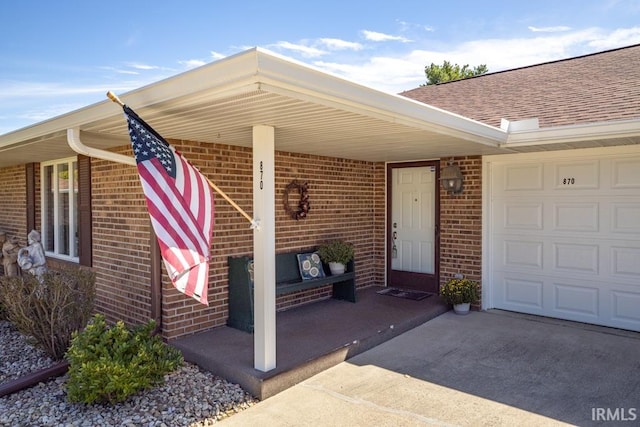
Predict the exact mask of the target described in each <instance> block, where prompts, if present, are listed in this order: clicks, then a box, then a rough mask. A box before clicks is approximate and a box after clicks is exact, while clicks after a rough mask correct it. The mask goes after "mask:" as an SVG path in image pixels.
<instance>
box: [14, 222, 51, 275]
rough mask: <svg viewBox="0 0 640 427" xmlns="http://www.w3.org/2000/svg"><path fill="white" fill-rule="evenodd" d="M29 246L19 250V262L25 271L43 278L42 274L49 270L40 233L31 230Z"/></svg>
mask: <svg viewBox="0 0 640 427" xmlns="http://www.w3.org/2000/svg"><path fill="white" fill-rule="evenodd" d="M27 238H28V241H29V246H27V247H24V248H21V249H20V250H19V251H18V264H19V265H20V268H22V270H23V271H28V272H29V273H31V274H33V275H34V276H36V277H37V278H38V279H42V275H43V274H44V273H46V272H47V258H46V257H45V256H44V248H43V247H42V243H41V242H40V233H39V232H38V231H37V230H31V232H30V233H29V235H28V236H27Z"/></svg>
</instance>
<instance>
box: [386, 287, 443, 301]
mask: <svg viewBox="0 0 640 427" xmlns="http://www.w3.org/2000/svg"><path fill="white" fill-rule="evenodd" d="M376 293H378V294H380V295H389V296H392V297H398V298H405V299H411V300H414V301H420V300H423V299H425V298H428V297H430V296H431V295H433V294H432V293H429V292H422V291H405V290H402V289H398V288H384V289H382V290H381V291H378V292H376Z"/></svg>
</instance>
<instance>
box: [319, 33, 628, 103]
mask: <svg viewBox="0 0 640 427" xmlns="http://www.w3.org/2000/svg"><path fill="white" fill-rule="evenodd" d="M635 43H640V27H634V28H627V29H619V30H615V31H610V32H607V31H605V30H603V29H600V28H587V29H582V30H573V31H566V32H562V33H549V34H544V35H543V34H540V35H538V36H536V37H528V38H513V39H481V40H473V41H468V42H464V43H460V44H457V45H450V46H446V47H443V48H441V49H437V50H436V49H414V50H410V51H405V52H398V53H397V54H394V55H377V56H374V57H371V58H368V59H367V60H364V61H363V62H352V63H342V62H337V61H332V60H330V59H327V60H325V61H316V62H314V65H315V66H316V67H318V68H321V69H323V70H326V71H328V72H332V73H334V74H337V75H339V76H342V77H344V78H347V79H349V80H352V81H356V82H359V83H362V84H364V85H366V86H370V87H373V88H376V89H379V90H383V91H386V92H391V93H398V92H402V91H403V90H408V89H413V88H415V87H418V86H419V85H420V84H423V83H425V81H426V77H425V74H424V67H425V66H427V65H429V64H431V63H435V64H442V62H443V61H445V60H447V61H450V62H452V63H457V64H460V65H465V64H469V65H470V66H472V67H474V66H477V65H480V64H486V65H487V67H488V68H489V72H496V71H502V70H507V69H513V68H518V67H524V66H529V65H535V64H540V63H544V62H549V61H555V60H558V59H566V58H571V57H574V56H580V55H584V54H588V53H595V52H599V51H602V50H606V49H611V48H616V47H622V46H628V45H632V44H635Z"/></svg>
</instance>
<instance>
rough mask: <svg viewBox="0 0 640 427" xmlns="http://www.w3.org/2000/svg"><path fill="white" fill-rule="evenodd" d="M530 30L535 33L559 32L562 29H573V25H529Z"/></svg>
mask: <svg viewBox="0 0 640 427" xmlns="http://www.w3.org/2000/svg"><path fill="white" fill-rule="evenodd" d="M528 28H529V30H530V31H533V32H534V33H559V32H562V31H569V30H570V29H571V27H567V26H565V25H558V26H555V27H533V26H529V27H528Z"/></svg>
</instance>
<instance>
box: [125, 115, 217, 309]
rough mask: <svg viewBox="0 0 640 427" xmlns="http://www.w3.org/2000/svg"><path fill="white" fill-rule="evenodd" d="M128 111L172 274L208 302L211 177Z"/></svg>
mask: <svg viewBox="0 0 640 427" xmlns="http://www.w3.org/2000/svg"><path fill="white" fill-rule="evenodd" d="M124 110H125V116H126V118H127V121H128V123H129V133H130V137H131V144H132V147H133V150H134V154H135V156H136V162H137V165H138V173H139V175H140V181H141V183H142V189H143V192H144V194H145V198H146V201H147V208H148V210H149V215H150V217H151V224H152V226H153V229H154V231H155V233H156V236H157V238H158V244H159V246H160V253H161V255H162V259H163V261H164V264H165V267H166V269H167V273H168V274H169V277H170V279H171V281H172V283H173V284H174V286H175V287H176V289H178V290H179V291H180V292H183V293H184V294H185V295H188V296H191V297H193V298H195V299H196V300H198V301H200V302H201V303H203V304H207V305H208V301H207V288H208V286H207V284H208V280H209V277H208V276H209V251H210V245H211V235H212V232H213V218H214V217H213V215H214V205H213V193H212V191H211V188H210V186H209V181H208V180H207V179H206V177H204V176H203V175H202V174H201V173H200V172H199V171H198V170H197V169H196V168H195V167H194V166H193V165H191V164H190V163H189V162H188V161H187V160H186V159H184V158H183V157H182V155H181V154H180V153H178V152H177V151H176V150H175V149H174V148H173V147H172V146H171V145H169V144H168V143H167V142H166V141H165V140H164V139H163V138H162V137H161V136H160V135H159V134H158V133H157V132H155V131H154V130H153V129H151V128H150V127H149V125H147V124H146V123H145V122H144V121H143V120H142V119H140V118H139V117H138V116H137V115H136V114H135V113H134V112H133V111H132V110H131V109H130V108H129V107H127V106H125V107H124Z"/></svg>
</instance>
